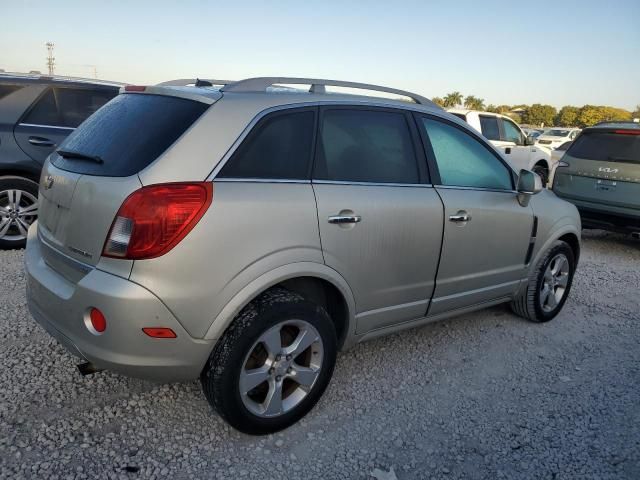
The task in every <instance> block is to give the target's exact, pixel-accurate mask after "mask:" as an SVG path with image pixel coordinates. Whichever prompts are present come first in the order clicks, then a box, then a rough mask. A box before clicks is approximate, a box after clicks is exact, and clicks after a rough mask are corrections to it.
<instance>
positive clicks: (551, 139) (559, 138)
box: [536, 128, 580, 149]
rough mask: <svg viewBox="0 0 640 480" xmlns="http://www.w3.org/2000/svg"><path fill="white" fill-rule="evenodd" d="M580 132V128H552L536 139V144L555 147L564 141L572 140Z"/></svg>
mask: <svg viewBox="0 0 640 480" xmlns="http://www.w3.org/2000/svg"><path fill="white" fill-rule="evenodd" d="M579 134H580V129H579V128H550V129H549V130H547V131H545V132H544V133H543V134H542V135H540V136H539V137H538V138H537V139H536V145H542V146H545V147H547V148H552V149H555V148H558V147H559V146H560V145H562V144H563V143H566V142H572V141H573V140H575V139H576V137H577V136H578V135H579Z"/></svg>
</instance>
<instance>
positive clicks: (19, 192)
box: [0, 177, 38, 249]
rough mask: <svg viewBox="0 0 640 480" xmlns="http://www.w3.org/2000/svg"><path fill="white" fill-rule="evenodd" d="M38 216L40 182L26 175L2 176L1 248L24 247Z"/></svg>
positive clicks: (0, 206) (0, 188) (0, 198)
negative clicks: (28, 233)
mask: <svg viewBox="0 0 640 480" xmlns="http://www.w3.org/2000/svg"><path fill="white" fill-rule="evenodd" d="M37 218H38V184H37V183H36V182H34V181H32V180H29V179H27V178H24V177H0V249H9V248H24V246H25V245H26V243H27V230H28V229H29V226H30V225H31V224H32V223H33V222H34V221H35V220H36V219H37Z"/></svg>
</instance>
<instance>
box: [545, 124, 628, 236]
mask: <svg viewBox="0 0 640 480" xmlns="http://www.w3.org/2000/svg"><path fill="white" fill-rule="evenodd" d="M553 190H554V192H555V193H556V195H558V196H559V197H561V198H564V199H566V200H568V201H570V202H572V203H574V204H575V205H576V206H577V207H578V210H579V211H580V215H581V217H582V222H583V225H584V226H585V227H587V228H603V229H606V230H613V231H619V232H626V233H629V232H630V233H632V234H634V236H636V237H638V236H640V124H638V123H633V122H610V123H600V124H598V125H596V126H594V127H589V128H585V129H584V130H583V131H582V133H581V134H580V136H579V137H578V138H577V139H576V140H575V141H574V142H573V143H572V144H571V146H570V147H569V149H568V150H567V152H566V153H565V155H564V156H563V157H562V161H561V162H560V163H559V164H558V168H557V170H556V175H555V179H554V182H553Z"/></svg>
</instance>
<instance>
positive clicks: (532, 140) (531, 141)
mask: <svg viewBox="0 0 640 480" xmlns="http://www.w3.org/2000/svg"><path fill="white" fill-rule="evenodd" d="M524 144H525V145H527V146H529V145H535V144H536V139H535V138H533V137H532V136H531V135H529V136H528V137H526V138H525V139H524Z"/></svg>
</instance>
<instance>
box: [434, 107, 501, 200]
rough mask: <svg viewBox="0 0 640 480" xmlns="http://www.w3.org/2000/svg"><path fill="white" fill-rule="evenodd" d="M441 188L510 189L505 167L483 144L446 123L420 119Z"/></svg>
mask: <svg viewBox="0 0 640 480" xmlns="http://www.w3.org/2000/svg"><path fill="white" fill-rule="evenodd" d="M422 122H423V124H424V127H425V128H426V131H427V135H428V137H429V141H430V142H431V147H432V149H433V153H434V155H435V160H436V164H437V165H438V171H439V172H440V180H441V183H442V185H449V186H456V187H476V188H492V189H499V190H511V189H512V188H513V185H512V181H511V174H510V172H509V170H508V169H507V167H506V166H505V165H503V164H502V162H500V160H498V158H496V156H495V155H494V154H493V153H492V152H491V151H489V149H488V148H486V147H485V146H484V145H482V143H480V142H479V141H478V140H476V139H475V138H473V137H472V136H471V135H469V134H468V133H465V132H463V131H462V130H461V129H459V128H456V127H454V126H452V125H450V124H448V123H444V122H440V121H438V120H432V119H430V118H423V119H422Z"/></svg>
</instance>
